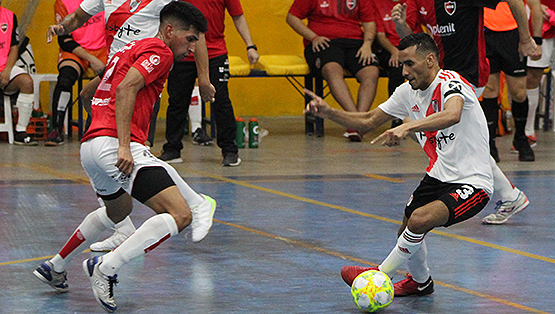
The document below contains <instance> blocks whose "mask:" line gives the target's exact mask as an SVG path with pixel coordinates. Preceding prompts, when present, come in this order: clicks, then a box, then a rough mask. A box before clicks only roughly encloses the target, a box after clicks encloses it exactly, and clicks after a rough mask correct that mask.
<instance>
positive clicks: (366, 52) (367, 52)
mask: <svg viewBox="0 0 555 314" xmlns="http://www.w3.org/2000/svg"><path fill="white" fill-rule="evenodd" d="M355 57H356V58H358V63H360V64H362V65H363V66H366V65H370V64H372V61H375V58H376V56H375V55H374V54H373V53H372V47H370V45H369V44H368V45H366V44H363V45H362V47H360V49H359V50H358V51H357V54H356V55H355Z"/></svg>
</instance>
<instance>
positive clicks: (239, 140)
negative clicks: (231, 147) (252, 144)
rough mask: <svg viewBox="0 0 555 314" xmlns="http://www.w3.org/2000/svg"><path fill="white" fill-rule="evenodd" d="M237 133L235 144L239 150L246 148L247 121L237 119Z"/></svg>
mask: <svg viewBox="0 0 555 314" xmlns="http://www.w3.org/2000/svg"><path fill="white" fill-rule="evenodd" d="M235 121H236V122H237V133H236V134H235V144H237V148H245V119H243V118H241V117H236V118H235Z"/></svg>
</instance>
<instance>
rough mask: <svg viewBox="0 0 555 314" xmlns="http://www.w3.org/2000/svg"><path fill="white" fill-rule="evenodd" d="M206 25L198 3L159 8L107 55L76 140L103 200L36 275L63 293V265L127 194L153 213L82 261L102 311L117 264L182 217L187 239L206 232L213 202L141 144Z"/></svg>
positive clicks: (110, 219)
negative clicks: (152, 23) (145, 27)
mask: <svg viewBox="0 0 555 314" xmlns="http://www.w3.org/2000/svg"><path fill="white" fill-rule="evenodd" d="M206 30H207V22H206V19H205V18H204V16H203V15H202V13H201V12H200V11H199V10H198V9H197V8H195V7H194V6H193V5H191V4H189V3H186V2H182V1H175V2H172V3H170V4H168V5H167V6H165V7H164V8H163V9H162V11H161V13H160V28H159V32H158V34H157V35H156V36H155V37H154V38H146V39H142V40H137V41H133V42H131V43H129V44H128V45H126V46H124V47H122V49H120V50H119V51H118V52H116V53H115V54H114V56H113V57H112V58H111V60H110V62H109V64H108V67H107V70H106V73H105V74H104V76H103V78H102V82H101V85H100V86H99V88H98V90H97V92H96V93H95V97H94V98H93V106H92V109H93V110H92V117H93V119H92V123H91V126H90V128H89V130H88V131H87V132H86V133H85V135H84V136H83V140H82V145H81V163H82V165H83V168H84V169H85V171H86V172H87V175H88V177H89V179H90V181H91V185H92V186H93V188H94V189H95V192H96V193H97V195H98V197H99V198H100V199H102V203H103V204H104V206H101V207H100V208H98V209H96V210H95V211H93V212H91V213H90V214H89V215H87V216H86V217H85V219H84V220H83V221H82V222H81V224H80V225H79V226H78V227H77V229H76V230H75V231H74V233H73V235H72V236H71V237H70V238H69V240H68V241H67V243H66V244H65V245H64V246H63V247H62V249H61V250H60V251H59V253H58V254H56V255H55V256H54V257H53V258H52V259H50V260H49V261H46V262H44V263H42V264H41V265H40V266H39V267H38V268H37V269H36V270H35V271H34V274H35V276H37V277H38V278H39V279H40V280H41V281H43V282H45V283H47V284H48V285H50V286H51V287H53V288H54V289H56V290H58V291H60V292H66V291H67V290H68V284H67V278H66V271H65V268H66V266H67V264H68V263H69V262H70V261H71V259H73V258H74V257H75V256H77V255H78V254H80V253H81V252H82V251H83V250H84V249H86V248H87V247H88V246H89V245H90V244H91V243H92V242H94V241H95V240H96V239H97V238H98V237H99V236H100V235H101V234H102V232H103V231H104V230H106V229H108V228H111V227H113V226H114V225H115V223H117V222H119V221H121V220H123V219H124V218H125V217H126V216H127V215H129V213H131V210H132V209H133V201H132V198H135V199H137V200H138V201H140V202H142V203H143V204H145V205H147V206H148V207H150V208H151V209H152V210H153V211H154V212H155V213H156V215H154V216H153V217H151V218H149V219H148V220H146V221H145V222H144V223H143V224H142V225H141V226H140V227H139V228H138V229H137V230H136V231H135V232H134V233H133V234H132V235H131V236H130V237H129V238H127V240H125V241H124V242H123V243H122V244H121V245H120V246H118V248H117V250H114V251H112V252H110V253H108V254H106V255H103V256H96V257H93V258H90V259H87V260H85V261H84V262H83V269H84V271H85V273H86V274H87V276H88V277H89V278H90V281H91V285H92V288H93V292H94V295H95V298H96V300H97V301H98V303H99V304H100V305H101V306H102V307H103V308H104V309H105V310H106V311H108V312H113V311H115V310H116V309H117V306H116V303H115V300H114V297H113V285H114V284H115V283H116V282H117V280H116V278H117V275H116V273H117V272H118V270H119V269H120V268H121V267H122V266H123V265H124V264H126V263H128V262H129V261H131V260H132V259H134V258H136V257H139V256H143V255H144V254H146V253H147V252H149V251H151V250H153V249H155V248H156V247H157V246H158V245H159V244H161V243H162V242H164V241H165V240H167V239H168V238H170V237H171V236H175V235H176V234H177V233H179V232H181V231H182V230H183V229H185V228H186V227H187V226H188V225H189V224H191V227H192V240H193V241H194V242H198V241H201V240H202V239H203V238H204V237H205V236H206V235H207V234H208V232H209V230H210V227H211V226H212V220H213V215H214V211H215V208H216V202H215V201H214V200H213V199H211V198H210V197H208V196H206V195H201V194H198V193H196V192H195V191H194V190H192V189H191V188H190V187H189V186H188V185H187V183H186V182H185V181H183V179H182V178H181V177H180V176H179V174H178V173H177V171H176V170H175V169H174V168H173V167H171V166H170V165H168V164H167V163H165V162H164V161H162V160H160V159H158V158H156V157H154V156H153V155H152V154H150V151H149V149H148V148H147V147H146V146H145V145H144V144H143V143H144V141H145V140H146V136H147V133H148V128H149V121H150V118H151V115H152V107H153V105H154V102H155V100H156V99H157V98H158V97H159V95H160V93H161V92H162V90H163V88H164V84H165V82H166V79H167V77H168V74H169V71H170V69H171V67H172V66H173V62H174V59H175V60H177V59H182V58H184V56H186V55H188V54H189V52H192V51H194V49H195V44H196V42H197V41H198V38H199V34H200V33H201V32H206Z"/></svg>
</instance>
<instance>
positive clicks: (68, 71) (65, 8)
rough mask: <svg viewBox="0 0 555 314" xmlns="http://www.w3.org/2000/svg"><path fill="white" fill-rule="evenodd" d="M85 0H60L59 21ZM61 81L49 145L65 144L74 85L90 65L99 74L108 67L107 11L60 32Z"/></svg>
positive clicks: (55, 96)
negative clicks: (66, 117)
mask: <svg viewBox="0 0 555 314" xmlns="http://www.w3.org/2000/svg"><path fill="white" fill-rule="evenodd" d="M82 1H83V0H56V3H54V12H55V16H56V23H60V22H61V21H62V19H63V18H64V17H66V16H67V15H68V14H70V13H72V12H74V11H75V10H76V9H77V8H78V7H79V5H80V4H81V2H82ZM58 44H59V45H60V55H59V57H58V82H57V83H56V87H55V88H54V94H53V95H52V127H53V130H52V131H51V132H50V133H49V134H48V136H47V138H46V142H45V143H44V145H45V146H58V145H62V144H64V136H63V127H64V119H65V115H66V111H67V106H71V105H72V97H71V91H72V89H73V85H74V84H75V82H77V80H78V79H79V77H81V75H83V73H85V72H86V71H87V69H88V68H89V67H90V68H91V69H93V71H94V72H95V74H98V73H100V72H102V71H103V70H104V67H105V65H106V62H107V61H108V49H107V48H106V37H105V36H104V12H101V13H98V14H97V15H95V16H93V17H92V18H90V19H89V20H88V22H87V23H85V24H84V25H83V27H81V28H79V29H76V30H75V31H73V32H72V33H71V34H67V35H60V36H58Z"/></svg>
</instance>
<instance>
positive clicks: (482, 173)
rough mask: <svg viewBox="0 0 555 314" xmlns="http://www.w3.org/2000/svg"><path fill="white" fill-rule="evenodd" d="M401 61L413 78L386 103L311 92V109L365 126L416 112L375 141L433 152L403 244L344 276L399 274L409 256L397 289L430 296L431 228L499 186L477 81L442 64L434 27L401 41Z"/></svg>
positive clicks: (480, 202) (408, 210) (480, 204)
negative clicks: (351, 101) (350, 104)
mask: <svg viewBox="0 0 555 314" xmlns="http://www.w3.org/2000/svg"><path fill="white" fill-rule="evenodd" d="M399 62H400V63H401V64H402V66H403V76H404V77H405V78H406V79H407V80H408V82H405V83H404V84H402V85H401V86H399V87H398V88H397V89H396V90H395V92H394V93H393V95H392V96H391V97H390V98H389V99H388V100H387V101H386V102H384V103H383V104H381V105H380V106H378V108H376V109H374V110H372V111H370V112H368V113H353V112H345V111H342V110H337V109H332V108H331V107H330V106H329V105H327V104H326V102H325V101H324V100H322V99H321V98H320V97H318V96H316V95H315V94H313V93H310V92H308V91H307V93H308V94H309V95H310V96H312V98H313V100H312V101H311V102H310V103H309V104H308V106H307V111H310V112H312V113H314V114H315V115H318V116H320V117H322V118H330V119H331V120H333V121H335V122H337V123H340V124H342V125H344V126H347V127H352V128H356V129H357V130H362V131H364V132H369V131H372V130H375V129H376V128H377V127H378V126H380V125H381V124H383V123H385V122H387V121H390V120H392V119H393V118H400V119H404V118H407V117H409V118H410V119H411V121H410V122H406V123H403V124H402V125H400V126H398V127H396V128H393V129H389V130H387V131H385V132H384V133H382V134H381V135H380V136H378V137H377V138H376V139H374V140H373V141H372V143H379V144H382V145H387V146H396V145H399V143H400V141H401V140H402V139H404V138H405V137H407V136H409V135H414V136H415V137H416V139H417V140H418V142H419V143H420V145H421V146H422V148H423V149H424V151H425V152H426V154H427V155H428V157H429V159H430V163H429V166H428V168H427V169H426V175H425V177H424V179H423V180H422V181H421V182H420V185H419V186H418V187H417V188H416V190H415V191H414V192H413V194H412V195H411V197H410V199H409V202H408V204H407V206H406V207H405V215H404V217H403V224H402V226H401V228H400V229H399V233H398V235H399V237H398V239H397V245H395V247H394V248H393V250H391V253H390V254H389V255H388V256H387V258H386V259H385V260H384V261H383V262H382V263H381V264H380V265H379V266H378V267H359V266H345V267H343V268H342V269H341V275H342V277H343V279H344V280H345V282H346V283H347V284H348V285H351V284H352V282H353V280H354V279H355V278H356V276H357V275H359V274H360V273H362V272H363V271H366V270H368V269H379V270H380V271H383V272H385V273H386V274H387V275H388V276H390V277H393V276H394V275H395V274H396V271H397V269H399V268H400V267H401V266H403V264H404V263H406V262H408V265H409V269H410V271H411V275H409V276H408V277H407V278H406V279H404V280H401V281H399V282H397V283H395V284H394V290H395V296H406V295H425V294H430V293H433V291H434V282H433V280H432V277H431V276H430V271H429V268H428V264H427V247H426V243H425V241H424V237H425V235H426V233H428V232H429V231H431V230H432V229H434V228H437V227H449V226H451V225H453V224H457V223H460V222H462V221H465V220H467V219H469V218H471V217H473V216H474V215H476V214H477V213H478V212H480V211H481V210H482V209H483V208H484V207H485V206H486V204H487V202H488V200H489V197H490V195H491V194H492V193H493V177H492V172H491V167H490V165H489V162H488V156H489V146H488V129H487V125H486V118H485V116H484V113H483V112H482V109H481V108H480V103H479V102H478V99H477V97H476V95H475V93H474V90H473V89H472V86H471V85H470V84H469V83H468V81H466V80H465V79H464V78H463V77H462V76H460V75H459V74H458V73H456V72H454V71H447V70H442V69H441V68H440V67H439V50H438V48H437V46H436V44H435V42H434V40H433V39H432V38H431V37H430V36H429V35H428V34H425V33H416V34H411V35H409V36H407V37H405V38H404V39H403V40H401V42H400V43H399Z"/></svg>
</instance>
